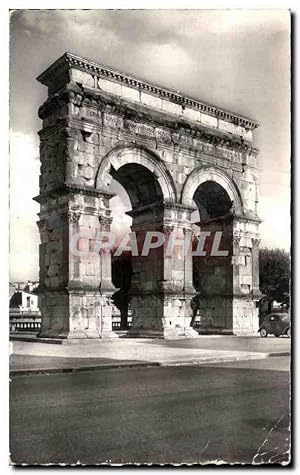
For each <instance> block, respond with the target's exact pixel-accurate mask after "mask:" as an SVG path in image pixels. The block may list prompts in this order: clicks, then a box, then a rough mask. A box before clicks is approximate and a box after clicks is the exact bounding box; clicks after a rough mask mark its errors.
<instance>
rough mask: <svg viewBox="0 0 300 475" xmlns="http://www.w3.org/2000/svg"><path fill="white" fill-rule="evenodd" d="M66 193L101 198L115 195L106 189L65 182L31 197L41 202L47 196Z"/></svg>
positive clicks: (51, 196) (54, 196)
mask: <svg viewBox="0 0 300 475" xmlns="http://www.w3.org/2000/svg"><path fill="white" fill-rule="evenodd" d="M67 193H75V194H76V193H79V194H82V195H87V196H94V197H96V198H101V197H103V196H104V197H105V198H107V199H110V198H113V197H114V196H115V194H114V193H109V192H108V191H103V190H99V189H96V188H93V187H90V186H79V185H75V184H68V183H65V184H63V185H60V186H58V187H56V188H53V189H52V190H49V191H47V192H44V193H41V194H40V195H38V196H35V197H34V198H33V199H34V200H35V201H37V202H38V203H43V202H45V200H47V199H48V198H56V197H58V196H62V195H65V194H67Z"/></svg>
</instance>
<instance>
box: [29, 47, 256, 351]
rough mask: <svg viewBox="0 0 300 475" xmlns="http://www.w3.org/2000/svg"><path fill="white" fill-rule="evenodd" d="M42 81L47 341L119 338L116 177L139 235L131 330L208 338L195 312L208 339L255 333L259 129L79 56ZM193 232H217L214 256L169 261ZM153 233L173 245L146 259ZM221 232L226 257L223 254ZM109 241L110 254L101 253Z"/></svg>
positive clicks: (67, 57)
mask: <svg viewBox="0 0 300 475" xmlns="http://www.w3.org/2000/svg"><path fill="white" fill-rule="evenodd" d="M38 81H39V82H40V83H42V84H44V85H45V86H47V87H48V98H47V100H46V101H45V103H44V104H43V105H42V106H41V107H40V109H39V117H40V118H41V119H42V121H43V126H42V129H41V131H40V132H39V136H40V159H41V175H40V194H39V196H38V197H36V198H35V199H36V200H37V201H38V202H39V203H40V213H39V221H38V226H39V231H40V239H41V244H40V286H39V290H38V291H39V295H40V307H41V311H42V329H41V333H40V336H43V337H49V338H61V339H66V340H67V341H70V342H75V341H82V340H88V339H93V340H94V339H98V338H112V337H115V336H116V334H115V333H114V332H113V331H112V309H113V303H112V295H113V294H114V292H116V290H117V289H116V288H115V287H114V286H113V284H112V275H111V254H112V252H115V247H112V246H109V242H108V241H109V239H110V238H109V237H108V232H109V231H110V230H111V224H112V212H111V209H110V199H111V198H112V197H113V196H114V194H113V193H112V191H111V180H112V179H114V180H116V181H117V182H119V183H120V184H121V185H122V187H123V188H124V189H125V190H126V192H127V194H128V196H129V199H130V203H131V211H129V212H128V214H129V215H130V216H131V217H132V227H131V230H132V232H134V233H135V236H136V239H137V241H136V242H137V248H138V254H137V255H134V256H132V270H133V274H132V282H131V288H130V304H131V308H132V327H131V329H130V333H131V335H133V336H141V337H161V338H177V337H194V336H197V335H198V333H197V332H196V331H195V330H194V329H193V327H192V326H191V322H192V315H193V312H194V311H195V308H196V313H197V315H199V317H200V326H201V331H202V332H207V333H208V332H213V333H214V332H218V333H220V332H221V333H234V334H251V333H254V332H256V331H257V328H258V311H257V308H256V302H257V300H258V299H259V297H260V292H259V281H258V274H259V272H258V249H259V229H258V227H259V223H260V220H259V218H258V216H257V205H258V184H257V166H256V160H257V158H256V157H257V154H258V150H257V149H255V148H254V147H253V146H252V133H253V130H254V129H255V128H256V127H257V126H258V123H257V122H255V121H253V120H251V119H248V118H244V117H241V116H239V115H235V114H232V113H229V112H226V111H224V110H222V109H217V108H215V107H213V106H208V105H207V104H204V103H202V102H200V101H198V100H196V99H193V98H189V97H186V96H183V95H181V94H179V93H178V92H175V91H172V90H168V89H165V88H161V87H160V86H158V85H155V84H151V83H149V82H146V81H143V80H141V79H139V78H135V77H134V76H131V75H128V74H125V73H123V72H120V71H117V70H115V69H113V68H110V67H107V66H104V65H103V64H100V63H96V62H94V61H90V60H86V59H83V58H80V57H78V56H75V55H73V54H70V53H65V54H64V55H63V56H62V57H61V58H59V59H58V60H57V61H56V62H55V63H54V64H52V65H51V66H50V67H49V68H48V69H47V70H46V71H45V72H44V73H42V74H41V75H40V76H39V77H38ZM195 213H196V214H197V213H198V217H197V218H196V219H195V217H194V216H195ZM195 228H197V229H198V230H200V233H203V232H204V233H207V236H208V237H207V239H206V241H205V247H204V251H205V252H206V255H205V256H204V255H201V256H193V252H192V251H193V249H194V247H193V248H192V247H190V248H189V249H188V251H187V252H186V253H184V252H181V251H180V249H179V248H177V247H176V246H175V247H174V252H172V253H171V254H168V253H166V248H167V244H168V242H169V239H171V236H177V237H180V236H181V238H182V239H187V238H188V239H189V238H191V240H192V242H193V243H195V242H196V241H195V239H194V231H195ZM147 232H148V233H149V232H152V233H153V236H154V235H155V233H157V232H159V233H163V235H164V236H165V242H164V244H163V245H161V246H159V247H157V248H154V249H151V250H150V252H149V254H147V255H141V249H142V247H143V242H145V235H146V233H147ZM220 232H221V234H220ZM218 233H219V234H220V236H221V237H220V242H219V247H218V251H219V254H217V255H211V250H212V248H213V242H214V239H215V238H216V236H218V235H219V234H218ZM99 235H100V236H101V239H102V238H103V236H104V239H105V240H106V241H105V242H107V243H108V244H107V247H105V246H103V247H101V248H100V249H99V248H97V245H95V243H96V242H97V237H99ZM153 239H154V241H155V237H153ZM131 244H132V243H131ZM222 250H223V251H226V250H227V251H228V254H226V255H225V254H224V253H223V254H222Z"/></svg>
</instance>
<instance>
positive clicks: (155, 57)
mask: <svg viewBox="0 0 300 475" xmlns="http://www.w3.org/2000/svg"><path fill="white" fill-rule="evenodd" d="M289 24H290V19H289V13H288V11H287V10H18V11H15V12H13V13H12V14H11V18H10V279H11V280H14V281H22V280H37V279H38V245H39V234H38V228H37V225H36V221H37V220H38V216H37V213H38V212H39V207H38V204H37V203H36V202H34V201H33V200H32V197H33V196H36V195H38V193H39V188H38V183H39V167H40V162H39V149H38V147H39V141H38V135H37V132H38V130H40V129H41V121H40V119H39V118H38V115H37V111H38V108H39V106H40V105H41V104H42V103H43V102H44V101H45V100H46V98H47V89H46V87H45V86H43V85H41V84H39V83H38V82H37V81H36V80H35V78H36V77H37V76H38V75H39V74H40V73H41V72H43V71H44V70H45V69H46V68H47V67H48V66H49V65H50V64H51V63H53V62H54V61H55V60H56V59H57V58H58V57H59V56H61V55H62V54H63V53H64V52H65V51H70V52H72V53H74V54H77V55H79V56H83V57H86V58H89V59H94V60H96V61H100V62H102V63H105V64H107V65H111V66H114V67H116V68H118V69H121V70H124V71H127V72H129V73H133V74H135V75H137V76H139V77H142V78H145V79H148V80H151V81H154V82H156V83H158V84H160V85H162V86H166V87H170V88H173V89H175V90H178V91H180V92H182V93H184V94H187V95H190V96H193V97H196V98H198V99H199V100H202V101H204V102H208V103H211V104H213V105H217V106H219V107H222V108H224V109H228V110H230V111H233V112H236V113H238V114H242V115H245V116H247V117H250V118H253V119H255V120H258V121H259V122H260V124H261V125H260V127H259V128H258V129H257V130H256V131H255V132H254V146H256V147H258V148H259V149H260V154H259V156H258V160H257V163H258V171H259V183H260V206H259V213H260V217H261V219H262V220H263V223H262V224H261V226H260V232H261V237H262V243H261V245H262V246H267V247H271V248H272V247H280V248H283V249H286V250H289V247H290V117H289V110H290V84H289V83H290V67H289V65H290V49H289V43H290V38H289ZM114 200H115V202H114V208H115V210H117V212H118V219H119V222H121V220H122V219H123V220H124V209H125V208H126V209H128V207H127V206H128V203H123V204H122V203H121V202H120V200H119V201H118V198H114ZM115 222H117V220H115ZM116 225H117V224H116Z"/></svg>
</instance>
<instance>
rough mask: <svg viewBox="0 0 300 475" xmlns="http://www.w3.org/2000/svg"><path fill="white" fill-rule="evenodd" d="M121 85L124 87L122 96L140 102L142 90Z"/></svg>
mask: <svg viewBox="0 0 300 475" xmlns="http://www.w3.org/2000/svg"><path fill="white" fill-rule="evenodd" d="M121 87H122V92H121V96H122V97H124V99H129V100H130V101H136V102H140V91H138V90H137V89H132V88H131V87H127V86H123V85H122V86H121Z"/></svg>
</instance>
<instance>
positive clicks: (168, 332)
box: [127, 327, 199, 340]
mask: <svg viewBox="0 0 300 475" xmlns="http://www.w3.org/2000/svg"><path fill="white" fill-rule="evenodd" d="M127 337H128V338H151V339H155V338H160V339H163V340H176V339H178V338H180V339H181V338H198V337H199V334H198V332H197V331H196V330H194V329H193V328H191V327H187V328H164V329H161V330H147V329H145V328H130V330H129V331H128V333H127Z"/></svg>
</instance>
